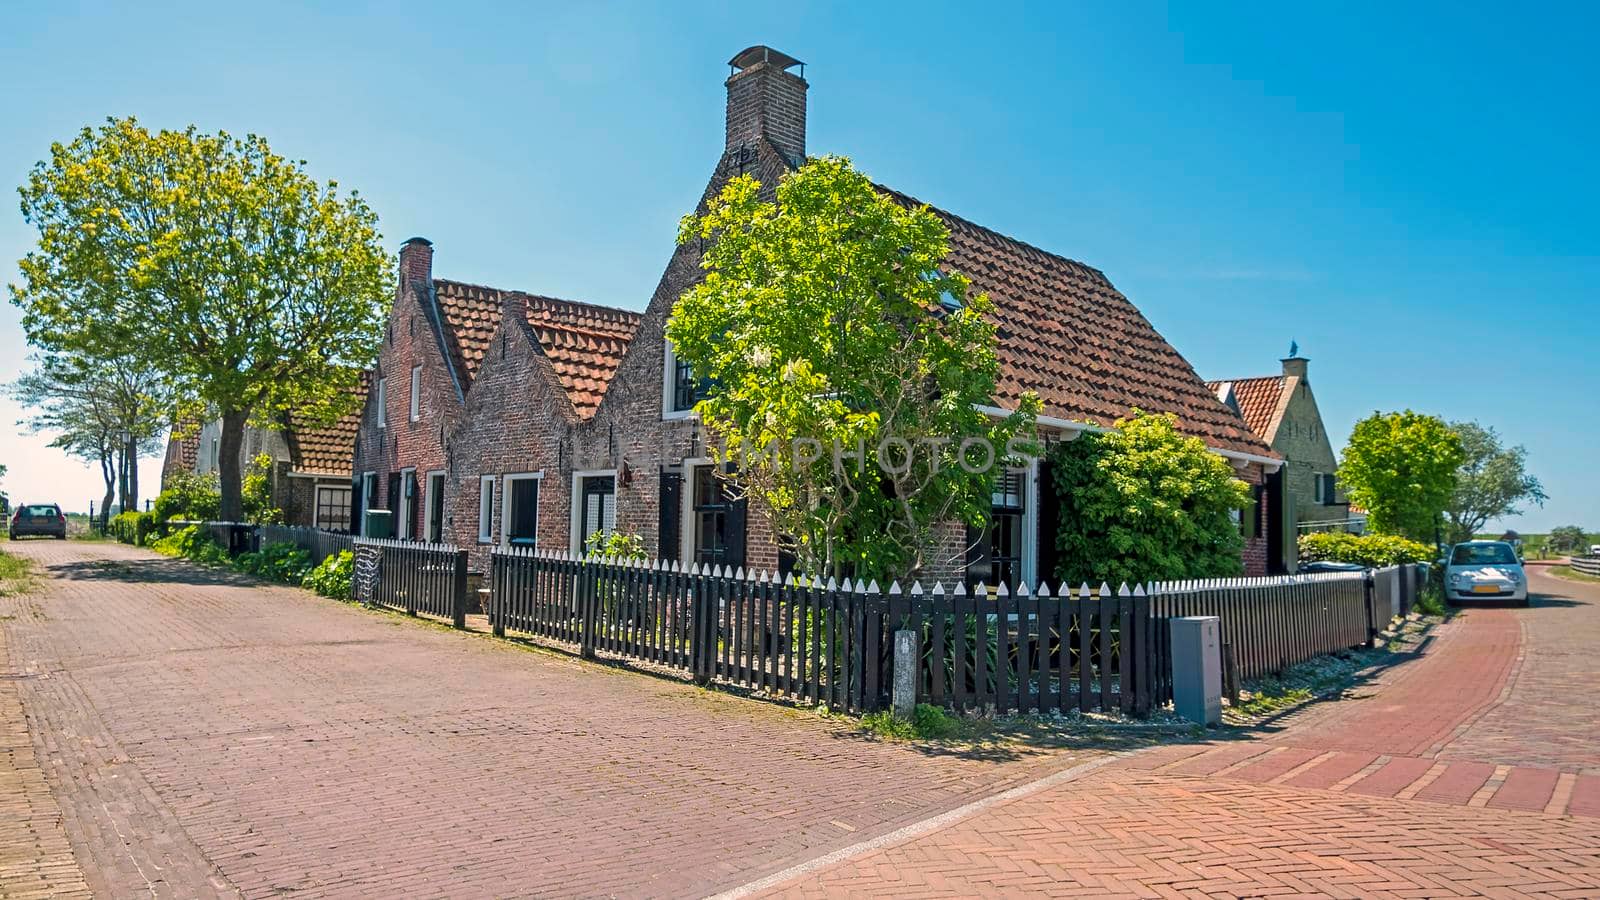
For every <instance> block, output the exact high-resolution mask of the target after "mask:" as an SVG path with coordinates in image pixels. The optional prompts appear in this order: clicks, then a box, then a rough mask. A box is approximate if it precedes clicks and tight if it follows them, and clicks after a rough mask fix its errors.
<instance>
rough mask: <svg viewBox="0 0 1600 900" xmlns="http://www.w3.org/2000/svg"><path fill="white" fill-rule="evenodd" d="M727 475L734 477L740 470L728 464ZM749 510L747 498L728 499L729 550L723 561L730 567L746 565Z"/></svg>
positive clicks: (726, 537)
mask: <svg viewBox="0 0 1600 900" xmlns="http://www.w3.org/2000/svg"><path fill="white" fill-rule="evenodd" d="M722 471H723V473H724V474H726V475H729V476H731V475H733V474H734V473H735V472H737V471H738V468H737V467H735V466H734V465H733V463H726V464H724V465H723V467H722ZM748 509H749V501H748V500H747V498H745V497H740V498H739V499H737V500H735V499H733V498H731V497H730V498H728V519H727V529H728V530H727V533H726V535H725V539H726V541H727V550H726V551H725V553H724V554H723V557H722V558H723V561H724V562H725V563H727V564H728V565H729V566H742V565H744V558H745V552H744V551H745V547H744V544H745V517H746V513H747V511H748Z"/></svg>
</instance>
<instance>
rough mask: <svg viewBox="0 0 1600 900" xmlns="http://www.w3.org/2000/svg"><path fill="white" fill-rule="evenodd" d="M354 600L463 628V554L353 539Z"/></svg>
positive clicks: (435, 547)
mask: <svg viewBox="0 0 1600 900" xmlns="http://www.w3.org/2000/svg"><path fill="white" fill-rule="evenodd" d="M354 547H355V556H356V561H355V569H356V572H357V576H356V578H355V585H354V586H355V592H356V597H355V599H356V600H358V601H361V602H362V603H366V604H368V605H369V606H383V607H387V608H389V609H395V610H400V611H402V612H406V613H409V614H411V615H416V614H418V613H423V614H426V615H430V616H436V617H438V618H442V619H449V620H450V622H451V624H453V625H454V626H455V627H457V628H465V627H466V624H467V551H465V550H457V549H456V548H455V547H453V546H451V545H449V544H425V543H420V542H415V541H388V540H375V539H372V538H356V539H355V541H354Z"/></svg>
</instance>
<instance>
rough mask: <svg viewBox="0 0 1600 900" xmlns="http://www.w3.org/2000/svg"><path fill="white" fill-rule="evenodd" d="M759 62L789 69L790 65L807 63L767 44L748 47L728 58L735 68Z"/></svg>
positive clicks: (745, 67) (746, 67) (744, 67)
mask: <svg viewBox="0 0 1600 900" xmlns="http://www.w3.org/2000/svg"><path fill="white" fill-rule="evenodd" d="M757 63H767V64H769V65H772V66H776V67H777V68H778V69H780V70H782V69H787V68H789V67H790V66H803V65H805V63H803V62H801V61H800V60H798V59H795V58H794V57H792V56H790V55H789V54H787V53H784V52H782V51H779V50H774V49H772V48H771V47H768V46H767V45H765V44H756V45H755V46H753V47H746V48H744V49H743V50H740V51H739V52H738V53H735V54H734V55H733V59H730V60H728V65H730V66H733V67H734V68H735V69H748V68H750V67H751V66H753V65H756V64H757Z"/></svg>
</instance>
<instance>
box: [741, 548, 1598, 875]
mask: <svg viewBox="0 0 1600 900" xmlns="http://www.w3.org/2000/svg"><path fill="white" fill-rule="evenodd" d="M1533 577H1534V579H1535V580H1534V585H1535V588H1536V590H1538V591H1539V592H1540V594H1541V595H1542V596H1540V597H1537V598H1536V599H1535V602H1534V606H1533V608H1532V609H1529V610H1513V609H1474V610H1471V611H1469V612H1467V613H1466V614H1465V615H1463V616H1461V617H1459V618H1458V619H1456V620H1454V621H1452V622H1451V623H1449V624H1448V625H1446V626H1443V627H1442V628H1440V629H1439V630H1438V631H1437V632H1436V634H1437V637H1436V639H1435V641H1434V643H1433V644H1432V645H1431V646H1429V647H1428V648H1427V651H1426V653H1425V654H1424V655H1423V656H1422V657H1421V658H1420V659H1417V660H1414V661H1411V662H1408V663H1405V664H1403V665H1401V666H1397V667H1394V668H1391V669H1389V670H1387V671H1385V672H1384V673H1383V674H1382V675H1381V676H1380V677H1379V678H1377V679H1376V680H1375V681H1373V682H1372V683H1370V684H1367V685H1363V686H1361V687H1359V688H1358V689H1356V690H1354V691H1352V692H1351V694H1352V695H1353V696H1352V697H1350V698H1347V699H1345V700H1344V701H1342V702H1338V703H1326V704H1319V705H1316V706H1313V707H1310V708H1308V709H1306V710H1303V711H1302V712H1300V713H1298V714H1296V715H1293V716H1290V717H1287V719H1286V720H1285V721H1282V722H1280V723H1277V724H1275V725H1274V726H1273V727H1272V728H1269V729H1266V730H1264V733H1261V734H1258V735H1256V736H1254V737H1253V738H1252V739H1248V740H1233V741H1217V742H1212V743H1203V744H1192V745H1183V746H1170V747H1163V748H1160V749H1158V750H1155V751H1151V752H1147V753H1143V754H1139V755H1136V756H1133V757H1130V758H1128V759H1125V760H1119V761H1115V762H1113V763H1111V764H1110V765H1107V766H1104V767H1103V768H1099V769H1096V770H1095V771H1093V772H1091V773H1089V774H1086V775H1084V776H1083V777H1081V778H1077V779H1074V780H1072V781H1070V782H1067V783H1064V784H1060V785H1058V786H1054V787H1051V788H1050V789H1048V790H1045V791H1042V792H1040V793H1036V794H1033V795H1031V796H1027V797H1024V798H1021V799H1018V800H1015V801H1012V802H1009V803H1004V804H1000V805H996V806H993V807H990V808H988V809H986V810H984V811H983V812H981V813H978V814H977V815H974V816H972V817H969V818H965V819H962V820H960V821H957V822H953V823H950V824H948V825H945V826H944V827H941V828H938V829H936V830H932V831H928V832H927V833H925V834H912V835H909V836H908V837H907V838H906V839H905V840H903V841H899V842H895V843H890V844H888V845H887V846H884V847H882V848H876V849H871V850H868V851H867V852H864V853H861V854H860V855H857V856H854V857H852V858H850V859H848V860H846V861H844V862H842V863H839V864H836V865H833V866H831V867H825V868H820V869H818V870H816V871H811V872H805V873H803V874H800V875H797V876H796V877H795V878H793V879H791V880H789V881H787V882H784V883H782V884H780V885H778V886H777V887H776V888H775V889H774V890H773V891H772V892H773V893H780V894H789V895H800V896H810V895H817V896H821V895H841V894H842V895H849V894H857V895H866V894H872V895H884V894H892V895H895V896H925V895H966V896H972V895H987V894H996V893H1012V892H1041V893H1048V894H1053V895H1060V896H1070V895H1091V896H1114V895H1127V896H1141V897H1161V896H1240V895H1243V896H1268V895H1272V896H1277V895H1295V894H1318V895H1331V896H1347V897H1355V896H1361V897H1377V896H1387V897H1441V896H1478V895H1491V896H1529V895H1533V896H1555V897H1594V896H1597V895H1600V717H1597V716H1596V715H1595V712H1594V709H1595V701H1594V697H1595V694H1596V691H1597V689H1600V666H1597V664H1596V661H1595V660H1596V656H1595V648H1596V647H1597V646H1600V587H1595V586H1587V585H1575V584H1572V583H1570V582H1560V581H1557V580H1555V579H1551V578H1548V577H1545V576H1543V575H1541V574H1535V575H1534V576H1533Z"/></svg>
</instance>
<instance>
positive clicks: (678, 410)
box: [662, 344, 712, 418]
mask: <svg viewBox="0 0 1600 900" xmlns="http://www.w3.org/2000/svg"><path fill="white" fill-rule="evenodd" d="M665 346H666V354H665V355H666V369H665V390H664V391H663V397H662V405H663V407H664V410H663V412H664V414H665V415H666V416H667V417H668V418H682V417H684V416H687V415H690V414H692V413H693V412H694V405H695V404H696V403H698V402H700V400H702V399H704V398H705V396H706V392H707V391H709V390H710V389H711V384H712V382H711V379H709V378H697V377H696V376H695V374H694V369H693V368H691V367H690V366H689V364H688V363H686V362H683V361H682V360H680V359H678V357H677V354H675V353H673V352H672V345H671V344H666V345H665Z"/></svg>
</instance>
